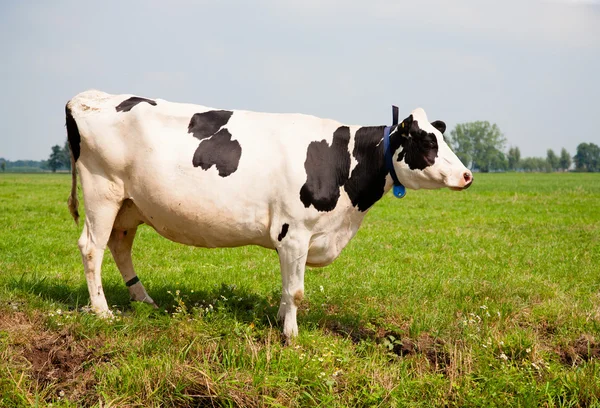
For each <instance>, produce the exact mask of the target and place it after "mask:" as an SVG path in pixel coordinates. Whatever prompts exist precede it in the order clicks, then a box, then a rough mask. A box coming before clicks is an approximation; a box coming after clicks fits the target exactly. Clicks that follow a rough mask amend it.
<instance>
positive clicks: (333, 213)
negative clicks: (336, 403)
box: [65, 90, 473, 339]
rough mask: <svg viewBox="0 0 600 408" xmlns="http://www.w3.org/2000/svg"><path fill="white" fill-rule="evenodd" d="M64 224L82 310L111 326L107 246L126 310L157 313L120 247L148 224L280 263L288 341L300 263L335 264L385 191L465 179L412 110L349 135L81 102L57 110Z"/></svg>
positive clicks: (221, 113)
mask: <svg viewBox="0 0 600 408" xmlns="http://www.w3.org/2000/svg"><path fill="white" fill-rule="evenodd" d="M65 111H66V128H67V137H68V142H69V146H70V150H71V162H72V163H71V164H72V166H71V167H72V188H71V194H70V197H69V200H68V206H69V209H70V212H71V214H72V216H73V218H74V219H75V222H76V223H78V220H79V213H78V206H79V203H78V201H77V174H79V177H80V180H81V187H82V191H83V199H84V206H85V224H84V227H83V232H82V233H81V236H80V238H79V240H78V246H79V249H80V251H81V255H82V259H83V265H84V270H85V277H86V280H87V285H88V290H89V294H90V303H91V308H92V310H93V311H94V312H95V313H97V314H98V315H100V316H109V315H111V312H110V310H109V308H108V305H107V302H106V298H105V296H104V291H103V288H102V281H101V265H102V258H103V254H104V251H105V248H106V246H108V248H109V249H110V251H111V253H112V255H113V257H114V259H115V263H116V265H117V267H118V269H119V271H120V273H121V274H122V276H123V280H124V281H125V285H126V286H127V287H128V290H129V294H130V297H131V300H132V301H140V302H145V303H148V304H150V305H154V306H156V305H155V303H154V301H153V300H152V298H151V297H150V296H149V295H148V293H147V292H146V289H145V288H144V286H143V284H142V282H140V280H139V278H138V277H137V275H136V273H135V271H134V268H133V264H132V260H131V248H132V243H133V240H134V238H135V234H136V230H137V228H138V226H139V225H141V224H148V225H150V226H151V227H152V228H154V229H155V230H156V231H157V232H158V233H159V234H160V235H162V236H163V237H165V238H168V239H170V240H172V241H175V242H179V243H182V244H186V245H193V246H197V247H205V248H215V247H219V248H220V247H237V246H243V245H259V246H262V247H265V248H269V249H274V250H275V251H277V254H278V256H279V262H280V268H281V279H282V286H283V288H282V295H281V302H280V306H279V312H278V318H279V319H280V320H281V321H282V323H283V334H284V336H285V338H287V339H289V338H292V337H294V336H296V335H297V334H298V324H297V321H296V311H297V308H298V305H299V304H300V302H301V300H302V299H303V296H304V272H305V267H306V265H308V266H314V267H320V266H325V265H328V264H330V263H331V262H333V260H335V259H336V258H337V257H338V255H339V254H340V252H341V251H342V249H343V248H344V247H345V246H346V244H348V242H349V241H350V239H352V237H354V235H355V234H356V232H357V230H358V228H359V227H360V225H361V222H362V220H363V219H364V217H365V215H366V214H367V212H368V210H369V209H370V208H371V207H372V206H373V204H375V203H376V202H377V201H378V200H379V199H381V197H383V195H384V194H385V193H387V192H388V191H389V190H390V189H391V188H392V187H394V189H396V188H400V187H402V188H404V187H407V188H409V189H414V190H417V189H421V188H425V189H437V188H443V187H449V188H450V189H453V190H463V189H465V188H467V187H469V186H470V185H471V184H472V182H473V175H472V174H471V172H470V171H469V170H468V169H467V168H466V167H465V166H464V165H463V164H462V163H461V162H460V160H459V159H458V158H457V157H456V155H455V154H454V153H453V152H452V151H451V149H450V148H449V147H448V145H447V144H446V142H445V140H444V136H443V133H444V131H445V129H446V125H445V124H444V122H442V121H434V122H431V123H430V122H429V121H428V119H427V115H426V114H425V111H424V110H423V109H421V108H418V109H415V110H414V111H412V113H411V114H410V115H409V116H408V117H407V118H406V119H404V120H403V121H402V122H401V123H396V124H394V125H393V126H348V125H344V124H341V123H339V122H336V121H334V120H330V119H320V118H317V117H314V116H309V115H302V114H281V113H259V112H251V111H244V110H224V109H214V108H209V107H205V106H199V105H193V104H182V103H173V102H168V101H166V100H162V99H148V98H143V97H139V96H134V95H129V94H128V95H110V94H107V93H104V92H100V91H97V90H90V91H85V92H82V93H80V94H78V95H76V96H75V97H74V98H73V99H71V100H70V101H69V102H68V103H67V105H66V108H65Z"/></svg>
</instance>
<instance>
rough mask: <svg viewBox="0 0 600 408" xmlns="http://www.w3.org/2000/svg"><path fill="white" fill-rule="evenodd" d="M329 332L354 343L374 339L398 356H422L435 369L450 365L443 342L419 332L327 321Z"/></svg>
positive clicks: (439, 369)
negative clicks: (409, 333) (410, 334)
mask: <svg viewBox="0 0 600 408" xmlns="http://www.w3.org/2000/svg"><path fill="white" fill-rule="evenodd" d="M325 327H326V329H327V330H329V331H330V332H332V333H334V334H337V335H342V336H345V337H348V338H350V339H351V340H352V341H353V342H354V343H358V342H360V341H363V340H369V341H374V342H376V343H377V344H381V345H382V346H383V347H386V348H387V349H388V350H389V351H390V353H393V354H395V355H397V356H399V357H410V356H418V355H422V356H424V357H425V358H426V359H427V361H428V362H429V364H430V367H431V368H432V369H433V370H435V371H445V370H446V368H447V367H449V366H450V363H451V358H450V353H448V352H447V350H446V347H445V342H444V341H443V340H442V339H440V338H436V337H433V336H431V335H430V334H429V333H421V334H420V335H419V337H417V338H416V339H414V338H411V337H408V336H406V335H404V334H402V333H398V332H395V331H393V330H386V329H385V328H383V327H377V326H375V327H374V328H372V329H370V328H365V327H362V326H359V327H351V326H347V325H344V324H342V323H340V322H337V321H329V322H327V323H326V325H325Z"/></svg>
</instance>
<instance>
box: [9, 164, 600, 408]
mask: <svg viewBox="0 0 600 408" xmlns="http://www.w3.org/2000/svg"><path fill="white" fill-rule="evenodd" d="M69 183H70V179H69V176H68V175H14V174H3V175H0V232H1V234H2V236H1V239H0V395H1V396H2V398H1V400H0V405H1V406H7V407H12V406H31V405H36V404H37V405H41V406H45V405H46V404H48V403H50V402H51V403H52V404H53V406H82V405H84V406H90V405H95V406H103V407H107V406H140V407H148V406H173V405H175V406H323V407H329V406H382V407H385V406H460V407H468V406H482V407H490V406H547V407H559V406H560V407H572V406H586V407H587V406H600V174H514V173H513V174H489V175H488V174H477V175H476V177H475V184H474V185H473V187H472V188H471V189H469V190H468V191H465V192H461V193H456V192H451V191H417V192H413V191H409V192H408V194H407V197H406V198H404V199H402V200H397V199H395V198H393V197H392V195H391V194H390V195H389V196H386V197H385V198H384V199H382V200H381V202H379V203H377V204H376V205H375V207H374V208H373V209H372V210H371V211H370V213H369V214H368V216H367V217H366V219H365V222H364V223H363V226H362V227H361V229H360V230H359V232H358V234H357V236H356V237H355V238H354V239H353V240H352V241H351V242H350V244H349V245H348V247H347V248H346V249H345V250H344V252H342V255H341V256H340V258H339V259H337V260H336V261H335V262H334V263H333V264H332V265H331V266H328V267H326V268H322V269H308V270H307V274H306V299H305V301H304V304H303V306H302V308H301V311H300V312H299V318H298V322H299V327H300V336H299V337H298V338H297V339H296V340H295V341H294V342H293V343H292V344H291V345H283V344H282V337H281V335H280V331H281V328H280V327H279V326H278V324H277V323H276V321H275V316H276V314H277V308H278V306H279V295H280V288H281V283H280V276H279V264H278V260H277V256H276V254H275V252H271V251H267V250H264V249H261V248H255V247H244V248H239V249H223V250H221V249H213V250H207V249H197V248H191V247H186V246H182V245H178V244H175V243H172V242H169V241H167V240H166V239H164V238H161V237H160V236H158V234H156V233H155V232H154V231H153V230H152V229H151V228H148V227H141V228H140V230H139V231H138V236H137V239H136V241H135V243H134V263H135V265H136V267H137V271H138V275H139V276H140V278H141V279H142V281H143V283H144V285H145V286H146V288H147V289H148V292H149V294H150V295H151V296H152V297H153V298H154V299H155V300H156V301H157V303H158V304H159V305H161V307H162V309H160V310H158V311H155V310H152V309H150V308H148V307H145V305H138V304H130V302H129V300H128V292H127V289H126V287H125V286H124V284H123V282H122V279H121V276H120V274H119V272H118V271H117V269H116V267H115V265H114V262H113V261H112V258H111V257H110V253H108V251H107V254H106V256H105V261H104V270H103V282H104V287H105V292H106V295H107V299H108V302H109V305H113V306H112V309H113V310H114V311H116V312H117V314H116V318H115V319H114V320H112V321H104V320H101V319H98V318H96V317H95V316H94V315H91V314H89V313H87V312H86V308H85V306H86V305H87V303H88V293H87V287H86V284H85V279H84V276H83V266H82V264H81V258H80V255H79V251H78V248H77V239H78V237H79V234H80V229H79V228H77V227H76V226H75V224H74V223H73V220H72V219H71V217H70V215H69V212H68V209H67V206H66V199H67V196H68V193H69Z"/></svg>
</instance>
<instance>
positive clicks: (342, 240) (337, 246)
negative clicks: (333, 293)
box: [306, 212, 364, 267]
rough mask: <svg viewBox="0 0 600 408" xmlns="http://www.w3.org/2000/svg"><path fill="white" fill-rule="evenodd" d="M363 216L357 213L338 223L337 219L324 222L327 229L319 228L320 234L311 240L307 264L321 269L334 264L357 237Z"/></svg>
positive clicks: (343, 218)
mask: <svg viewBox="0 0 600 408" xmlns="http://www.w3.org/2000/svg"><path fill="white" fill-rule="evenodd" d="M363 216H364V214H360V213H358V212H355V214H354V216H349V217H342V218H341V219H340V220H339V221H337V222H336V220H335V219H332V220H329V222H324V223H323V224H324V225H327V228H326V229H324V228H317V231H320V232H317V233H315V234H313V236H312V238H311V240H310V243H309V247H308V256H307V259H306V264H307V265H309V266H314V267H320V266H326V265H329V264H330V263H332V262H333V261H334V260H335V259H336V258H337V257H338V256H339V255H340V253H341V252H342V250H343V249H344V248H345V247H346V245H347V244H348V242H350V240H351V239H352V238H353V237H354V235H356V232H357V231H358V228H359V227H360V224H361V222H362V219H363ZM335 218H337V217H335Z"/></svg>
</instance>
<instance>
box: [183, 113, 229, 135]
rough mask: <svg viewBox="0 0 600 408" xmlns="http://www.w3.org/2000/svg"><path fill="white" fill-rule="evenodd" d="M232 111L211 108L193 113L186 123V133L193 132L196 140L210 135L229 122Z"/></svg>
mask: <svg viewBox="0 0 600 408" xmlns="http://www.w3.org/2000/svg"><path fill="white" fill-rule="evenodd" d="M231 115H233V112H232V111H225V110H213V111H208V112H202V113H195V114H194V116H192V119H191V120H190V124H189V125H188V133H193V135H194V137H195V138H196V139H198V140H202V139H206V138H208V137H211V136H212V135H214V134H215V133H217V132H218V131H219V129H221V128H222V127H223V126H225V125H226V124H227V122H229V119H230V118H231Z"/></svg>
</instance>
